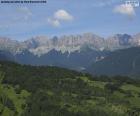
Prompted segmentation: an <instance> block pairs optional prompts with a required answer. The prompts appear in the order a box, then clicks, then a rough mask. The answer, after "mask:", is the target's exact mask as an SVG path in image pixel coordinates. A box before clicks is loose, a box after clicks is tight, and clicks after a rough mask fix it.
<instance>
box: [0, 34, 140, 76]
mask: <svg viewBox="0 0 140 116" xmlns="http://www.w3.org/2000/svg"><path fill="white" fill-rule="evenodd" d="M139 46H140V33H139V34H136V35H128V34H116V35H113V36H110V37H108V38H103V37H100V36H98V35H95V34H92V33H85V34H82V35H69V36H66V35H65V36H60V37H57V36H54V37H47V36H37V37H33V38H31V39H28V40H25V41H16V40H12V39H9V38H6V37H0V59H1V60H11V61H15V62H18V63H20V64H30V65H49V66H59V67H64V68H69V69H74V70H78V71H84V70H87V69H89V67H92V66H93V65H94V64H95V66H93V70H92V68H91V69H89V71H91V70H92V71H93V73H94V72H96V73H97V74H98V70H96V69H95V67H96V65H97V63H98V62H102V61H103V62H104V59H106V58H108V57H111V56H112V53H114V52H116V51H118V50H123V49H127V48H132V47H139ZM130 55H131V54H130ZM105 62H106V61H105ZM97 67H98V66H97ZM102 68H103V67H102ZM108 70H109V68H108ZM100 71H101V70H100ZM100 71H99V73H100ZM101 74H102V73H101ZM103 74H104V73H103ZM106 74H107V73H106Z"/></svg>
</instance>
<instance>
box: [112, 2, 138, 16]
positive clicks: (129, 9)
mask: <svg viewBox="0 0 140 116" xmlns="http://www.w3.org/2000/svg"><path fill="white" fill-rule="evenodd" d="M114 12H115V13H120V14H123V15H127V16H130V17H132V16H135V14H136V13H135V9H134V7H133V6H132V5H125V4H122V5H119V6H116V7H115V8H114Z"/></svg>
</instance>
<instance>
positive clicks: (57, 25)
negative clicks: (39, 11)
mask: <svg viewBox="0 0 140 116" xmlns="http://www.w3.org/2000/svg"><path fill="white" fill-rule="evenodd" d="M48 23H49V24H50V25H52V26H53V27H59V26H60V22H59V20H57V19H52V18H48Z"/></svg>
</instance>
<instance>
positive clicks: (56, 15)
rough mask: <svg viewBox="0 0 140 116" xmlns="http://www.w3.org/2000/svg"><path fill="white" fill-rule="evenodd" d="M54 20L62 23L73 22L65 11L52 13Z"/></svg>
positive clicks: (71, 17)
mask: <svg viewBox="0 0 140 116" xmlns="http://www.w3.org/2000/svg"><path fill="white" fill-rule="evenodd" d="M54 18H56V19H58V20H63V21H71V20H73V16H72V15H71V14H69V13H68V12H67V11H65V10H62V9H60V10H58V11H56V12H55V13H54Z"/></svg>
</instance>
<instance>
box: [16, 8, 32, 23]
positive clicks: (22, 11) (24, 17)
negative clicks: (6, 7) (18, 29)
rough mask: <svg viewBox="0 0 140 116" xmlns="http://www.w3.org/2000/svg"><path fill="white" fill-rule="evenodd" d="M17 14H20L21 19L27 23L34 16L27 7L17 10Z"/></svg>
mask: <svg viewBox="0 0 140 116" xmlns="http://www.w3.org/2000/svg"><path fill="white" fill-rule="evenodd" d="M16 11H17V13H18V14H19V18H20V19H22V20H25V21H27V20H28V19H29V18H30V17H31V16H32V15H33V14H32V12H31V11H30V9H29V8H27V7H19V8H17V9H16Z"/></svg>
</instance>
